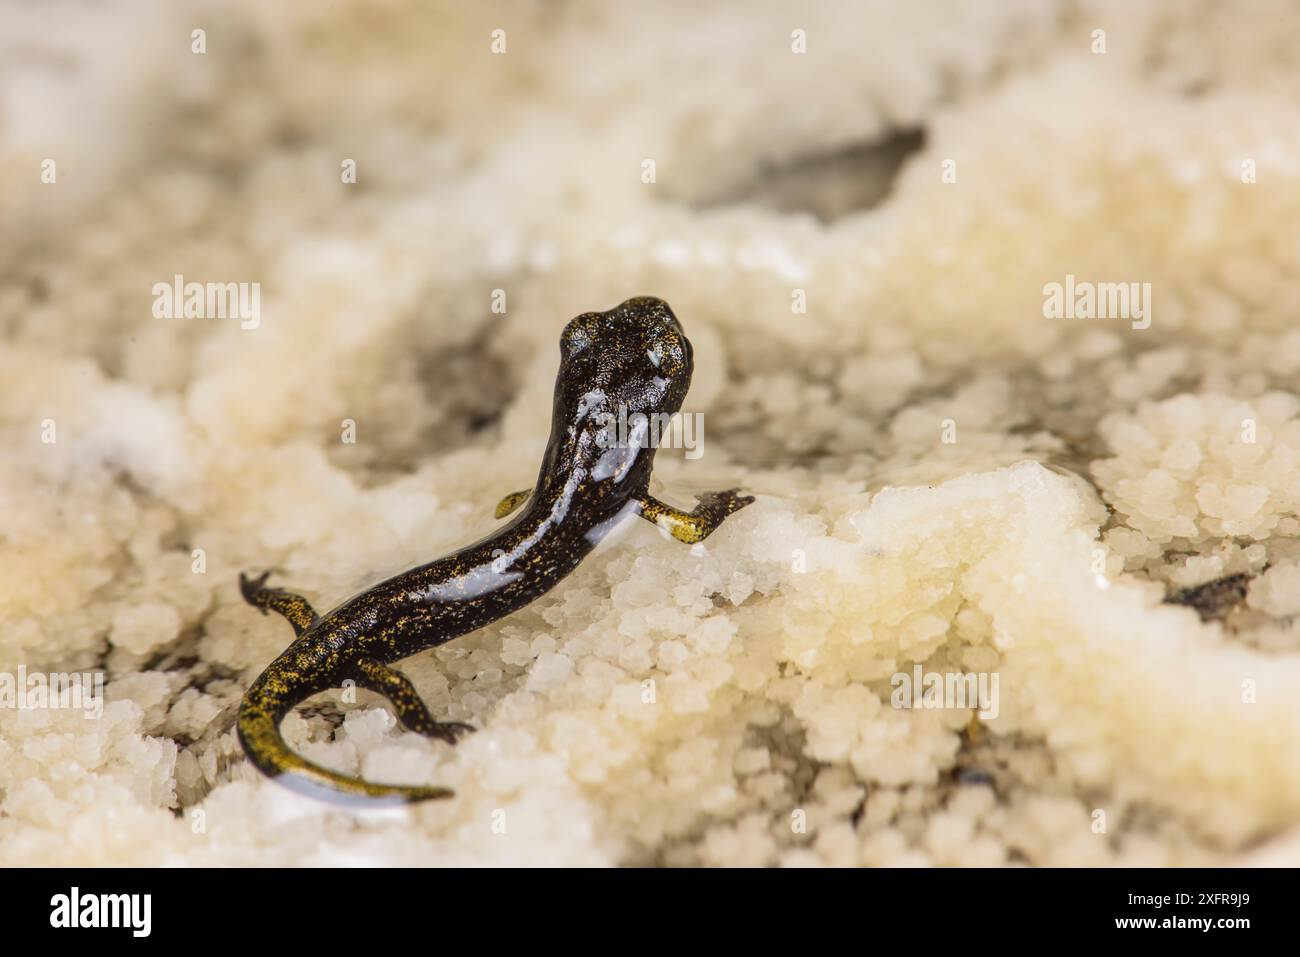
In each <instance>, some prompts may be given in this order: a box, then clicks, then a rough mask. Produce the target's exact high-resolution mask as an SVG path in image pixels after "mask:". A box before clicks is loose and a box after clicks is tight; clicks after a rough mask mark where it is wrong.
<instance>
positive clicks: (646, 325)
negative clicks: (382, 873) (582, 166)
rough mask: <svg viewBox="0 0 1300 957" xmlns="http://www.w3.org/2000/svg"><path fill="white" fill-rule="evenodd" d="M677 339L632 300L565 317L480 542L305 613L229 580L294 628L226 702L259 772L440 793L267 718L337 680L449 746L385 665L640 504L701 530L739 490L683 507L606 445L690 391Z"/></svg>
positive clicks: (641, 302) (528, 583)
mask: <svg viewBox="0 0 1300 957" xmlns="http://www.w3.org/2000/svg"><path fill="white" fill-rule="evenodd" d="M692 368H693V363H692V354H691V346H690V343H689V342H688V341H687V339H686V336H685V335H684V334H683V332H682V329H681V325H680V324H679V323H678V321H677V319H676V317H675V316H674V315H673V313H672V311H671V310H670V309H669V308H668V305H667V303H665V302H663V301H662V300H660V299H654V298H651V297H642V298H637V299H629V300H627V301H626V302H624V303H622V304H621V305H619V306H617V307H615V308H614V309H611V310H610V311H608V312H599V313H597V312H593V313H584V314H583V315H580V316H578V317H577V318H575V319H574V320H572V321H571V322H570V323H569V324H568V325H567V326H566V327H565V330H564V333H563V335H562V336H561V341H560V371H559V375H558V377H557V379H556V386H555V406H554V414H553V417H552V424H551V434H550V440H549V442H548V444H547V449H546V454H545V456H544V458H543V461H542V466H541V470H540V472H539V474H538V478H537V483H536V484H535V486H534V487H533V489H531V490H524V491H521V492H516V493H512V494H511V495H508V496H507V497H506V499H504V500H503V501H502V503H501V506H499V507H498V511H497V514H498V516H503V515H505V514H508V513H509V512H511V511H513V510H515V509H516V508H518V507H519V506H520V505H523V506H524V508H523V510H522V511H520V512H519V514H518V515H517V517H515V518H514V519H513V520H512V521H511V522H509V523H508V524H507V525H505V526H504V527H502V528H501V529H499V530H498V531H496V532H495V533H493V534H492V535H490V536H489V537H487V538H485V539H483V540H481V541H479V542H476V543H475V544H473V545H469V546H467V547H465V548H462V549H460V550H459V551H457V552H454V553H453V554H451V555H448V556H446V557H445V558H440V559H438V560H436V561H434V562H431V563H429V564H427V565H422V566H420V567H418V568H413V569H411V570H410V571H407V572H404V573H402V574H401V575H398V576H396V577H394V578H390V579H388V580H387V581H383V582H380V583H379V584H378V585H375V586H374V587H373V588H370V589H368V590H367V591H365V592H362V593H361V594H359V595H356V596H355V597H353V598H351V599H349V600H348V601H346V602H344V603H343V604H342V605H340V606H339V607H338V608H336V609H334V610H333V611H331V612H330V613H329V614H327V615H325V616H323V617H318V616H317V615H316V614H315V612H314V611H312V609H311V606H310V605H309V604H308V603H307V601H306V599H304V598H302V597H301V596H298V595H294V594H292V593H290V592H286V591H284V590H282V589H278V588H268V587H266V585H265V578H266V576H265V575H263V576H262V577H261V578H260V579H248V578H245V577H244V576H242V575H241V576H240V586H241V590H242V591H243V594H244V597H245V599H247V600H248V601H249V602H250V603H251V604H253V605H254V606H256V607H258V608H260V609H261V610H262V611H263V613H266V612H267V611H276V612H278V613H280V614H282V615H284V616H285V617H286V618H287V619H288V620H289V621H290V623H291V624H292V625H293V626H294V630H295V632H296V633H297V634H298V638H297V639H296V640H295V641H294V642H293V644H292V645H290V646H289V648H288V649H287V650H286V651H285V652H284V653H283V654H282V655H281V656H280V657H279V658H277V659H276V660H275V661H274V662H272V664H271V665H270V667H268V668H267V670H266V671H265V672H263V674H262V675H261V676H260V677H259V678H258V679H257V680H256V681H255V682H254V683H253V685H252V687H250V688H249V690H248V692H247V694H246V695H245V696H244V700H243V702H242V704H241V707H240V715H239V737H240V741H241V743H242V744H243V746H244V750H245V752H246V753H247V754H248V756H249V758H250V759H251V760H252V762H253V763H254V764H255V765H256V766H257V767H258V768H259V769H260V770H262V771H263V772H264V773H266V774H268V775H272V776H274V777H276V778H277V779H278V780H280V781H281V782H282V783H285V784H288V785H290V786H292V787H295V788H296V789H298V790H301V791H304V792H307V793H310V794H313V795H314V796H317V797H323V798H327V799H333V800H348V801H351V800H358V799H360V800H370V801H373V800H380V801H398V802H403V801H412V800H421V799H426V798H439V797H449V796H451V792H450V791H448V790H447V789H445V788H427V787H403V786H398V785H383V784H370V783H368V782H365V781H361V780H359V779H355V778H349V777H347V776H345V775H341V774H337V773H335V772H331V771H328V770H326V769H324V768H320V767H318V766H316V765H313V764H311V763H310V762H307V761H305V760H304V759H302V758H300V757H298V755H296V754H295V753H293V752H292V751H291V750H290V749H289V748H288V747H287V746H286V745H285V743H284V741H283V739H282V738H281V737H280V733H279V725H280V720H281V719H282V718H283V717H284V715H285V714H286V713H287V712H288V711H289V710H290V709H291V708H292V707H293V706H294V705H296V704H298V703H299V702H301V701H303V700H304V699H306V698H308V697H310V696H311V695H312V694H315V693H317V692H319V691H323V690H325V689H327V688H332V687H338V686H340V685H341V684H342V683H343V682H344V681H345V680H352V681H355V682H356V683H357V684H358V685H359V686H361V687H363V688H369V689H370V690H373V691H377V692H379V693H381V694H383V695H384V696H386V697H387V698H388V699H389V702H390V703H391V704H392V706H393V708H394V711H395V713H396V715H397V717H398V719H399V720H401V721H402V723H403V724H404V725H405V726H406V727H407V728H409V729H410V730H413V731H417V732H419V733H422V734H426V735H429V736H432V737H438V738H442V739H444V740H448V741H452V742H454V741H455V740H456V738H457V737H458V736H459V735H460V734H463V733H465V732H466V731H468V730H471V729H470V728H468V726H466V725H459V724H455V723H447V722H439V721H437V720H435V719H434V718H433V717H432V715H430V714H429V712H428V710H427V708H425V706H424V704H423V702H422V701H421V700H420V698H419V696H418V695H417V694H416V692H415V689H414V688H413V687H412V686H411V684H410V682H409V681H407V680H406V679H405V677H404V676H402V675H401V673H400V672H398V671H395V670H394V669H391V668H388V667H387V665H388V664H389V663H391V662H393V661H396V660H398V659H400V658H406V657H409V656H410V655H413V654H416V653H417V652H420V651H423V650H425V649H427V648H430V647H433V646H435V645H439V644H442V643H443V642H446V641H450V640H452V639H454V638H457V637H460V636H461V635H464V634H467V633H468V632H470V631H474V630H476V629H478V628H481V627H483V626H484V625H487V624H490V623H491V622H493V621H496V620H497V619H499V618H501V617H503V616H505V615H507V614H509V613H510V612H512V611H515V610H517V609H519V608H521V607H523V606H524V605H526V604H528V603H529V602H531V601H533V600H534V599H535V598H537V597H538V596H540V595H542V594H544V593H545V592H547V591H549V590H550V589H551V588H553V587H554V586H555V585H556V584H558V583H559V582H560V581H561V580H562V579H563V578H564V577H565V576H566V575H568V574H569V573H570V572H571V571H573V569H575V568H576V567H577V566H578V564H579V563H580V562H581V561H582V559H583V558H585V557H586V556H587V554H589V553H590V552H591V550H592V549H593V548H595V546H596V545H597V544H599V542H600V541H601V539H603V538H604V536H605V535H607V534H608V533H609V532H610V531H611V530H612V529H613V528H614V527H615V526H616V525H618V524H619V523H620V522H621V520H622V519H624V518H626V517H628V516H631V515H637V514H639V515H641V516H642V517H643V518H646V519H648V520H650V521H653V522H655V523H656V524H659V525H661V526H662V527H663V528H665V530H666V531H668V532H669V533H670V534H672V535H673V536H674V537H677V538H678V539H680V540H681V541H686V542H693V541H700V540H703V538H705V537H706V536H707V535H708V534H710V533H711V532H712V531H713V530H714V529H715V528H717V526H718V525H719V524H720V523H721V521H722V520H723V519H724V518H725V517H726V516H727V515H729V514H731V513H732V512H734V511H737V510H738V509H740V508H743V507H744V506H745V505H747V504H749V502H751V501H752V499H750V498H748V497H745V496H741V495H738V494H737V493H735V492H734V491H729V492H714V493H708V494H706V495H704V496H701V497H700V504H699V505H698V506H697V508H696V509H695V510H694V511H692V512H689V513H686V512H681V511H680V510H677V509H674V508H672V507H670V506H667V505H664V504H663V503H661V502H658V501H656V500H655V499H653V498H652V497H650V495H649V493H648V484H649V481H650V473H651V468H652V466H653V462H654V455H655V449H654V448H653V447H650V445H649V441H648V437H647V435H646V433H645V432H644V431H637V430H635V429H634V430H633V431H632V432H631V433H630V435H629V436H628V438H629V441H627V442H625V443H619V442H617V441H616V436H615V435H614V434H613V433H611V431H610V422H611V420H612V419H615V418H617V417H619V416H620V415H622V417H623V418H624V419H626V420H630V421H633V422H635V421H636V420H637V417H638V416H651V415H659V416H664V417H667V416H670V415H671V414H673V413H675V412H677V411H678V410H679V409H680V408H681V404H682V401H683V399H684V398H685V396H686V391H687V389H688V388H689V387H690V379H691V372H692Z"/></svg>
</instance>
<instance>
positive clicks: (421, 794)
mask: <svg viewBox="0 0 1300 957" xmlns="http://www.w3.org/2000/svg"><path fill="white" fill-rule="evenodd" d="M269 673H270V672H269V671H268V674H269ZM267 677H268V676H267V675H263V676H262V677H261V678H259V679H258V680H257V681H256V682H254V683H253V686H252V687H251V688H249V689H248V693H247V694H245V695H244V700H243V702H242V703H241V704H240V706H239V724H238V728H239V743H240V744H241V745H242V746H243V748H244V753H245V754H247V755H248V758H249V760H250V761H252V762H253V764H254V765H255V766H256V767H257V769H258V770H259V771H261V772H262V773H263V774H265V775H266V776H267V777H269V778H271V779H272V780H274V781H275V782H276V783H278V784H282V785H284V786H285V787H287V788H290V789H291V790H294V791H297V792H298V793H300V794H305V795H308V796H310V797H314V798H317V799H320V800H324V801H331V802H333V803H335V804H344V805H348V806H353V807H357V806H361V807H381V806H387V805H393V804H409V803H411V802H414V801H431V800H439V799H441V798H449V797H453V796H454V794H455V792H454V791H451V790H449V789H448V788H439V787H419V786H407V785H400V784H371V783H370V782H368V781H363V780H361V779H360V778H353V777H348V776H347V775H346V774H339V773H338V772H337V771H331V770H329V769H328V768H323V767H321V766H320V765H317V764H312V763H311V762H310V761H308V760H307V759H306V758H302V757H300V756H299V755H297V754H295V753H294V752H293V751H292V750H291V749H290V748H289V745H288V744H287V743H286V742H285V740H284V738H283V737H282V736H281V734H280V722H281V720H283V718H284V716H285V715H286V714H287V713H288V712H289V709H290V708H292V707H293V706H294V704H296V703H297V702H296V701H294V700H292V698H290V697H289V696H286V695H280V694H276V693H275V691H274V690H273V689H272V688H268V687H267V685H268V684H271V683H272V682H270V681H268V680H267Z"/></svg>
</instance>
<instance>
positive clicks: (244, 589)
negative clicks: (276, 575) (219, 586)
mask: <svg viewBox="0 0 1300 957" xmlns="http://www.w3.org/2000/svg"><path fill="white" fill-rule="evenodd" d="M270 574H271V573H270V572H262V574H260V575H258V576H257V577H256V578H249V577H248V576H247V575H245V574H244V573H243V572H240V573H239V591H240V594H242V595H243V596H244V601H246V602H248V603H249V604H250V605H252V606H253V607H254V608H259V609H261V612H262V614H263V615H265V614H266V613H267V612H268V611H274V612H276V613H278V614H281V615H283V616H284V617H285V618H286V619H288V621H289V624H291V625H292V626H293V633H294V634H295V635H301V634H302V633H303V632H304V631H306V630H307V629H308V628H310V627H311V626H312V625H314V624H315V623H316V619H317V618H319V617H320V616H319V615H317V614H316V612H315V611H314V610H313V609H312V607H311V603H310V602H309V601H307V599H306V598H303V597H302V595H296V594H294V593H293V592H291V591H285V590H284V589H283V588H268V587H266V579H267V577H268V576H270Z"/></svg>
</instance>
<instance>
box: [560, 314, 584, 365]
mask: <svg viewBox="0 0 1300 957" xmlns="http://www.w3.org/2000/svg"><path fill="white" fill-rule="evenodd" d="M580 318H581V317H580ZM589 345H591V331H590V330H589V329H588V328H587V326H586V324H585V323H583V322H580V321H579V319H574V320H573V321H572V322H570V323H569V324H568V325H567V326H565V327H564V332H562V333H560V353H561V354H562V355H564V356H566V357H569V356H576V355H577V354H578V353H579V352H581V351H582V350H583V349H585V348H587V347H588V346H589Z"/></svg>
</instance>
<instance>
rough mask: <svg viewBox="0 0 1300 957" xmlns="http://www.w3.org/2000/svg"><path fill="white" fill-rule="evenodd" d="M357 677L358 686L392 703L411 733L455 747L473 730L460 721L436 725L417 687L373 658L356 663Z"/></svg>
mask: <svg viewBox="0 0 1300 957" xmlns="http://www.w3.org/2000/svg"><path fill="white" fill-rule="evenodd" d="M357 676H358V680H357V683H358V684H360V685H361V686H362V687H363V688H369V689H370V690H371V691H376V692H378V693H379V694H381V695H383V696H384V697H385V698H387V699H388V700H389V702H391V703H392V705H393V711H394V713H395V714H396V715H397V720H398V721H400V722H402V724H403V726H404V727H406V729H407V730H408V731H414V732H415V733H416V734H423V735H425V736H427V737H430V738H439V739H441V740H443V741H446V742H447V743H449V744H455V743H456V739H457V738H459V737H460V736H461V735H463V734H468V733H469V732H471V731H473V730H474V726H473V725H469V724H462V723H461V722H459V721H435V720H434V717H433V715H431V714H430V713H429V709H428V708H427V707H425V704H424V701H422V700H421V698H420V695H419V693H418V692H416V690H415V685H413V684H411V680H410V679H409V678H407V677H406V675H404V674H402V673H401V672H400V671H394V670H393V669H392V668H389V667H387V666H386V665H381V664H380V663H379V662H377V661H374V660H372V659H370V658H363V659H361V660H360V661H358V662H357Z"/></svg>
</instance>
